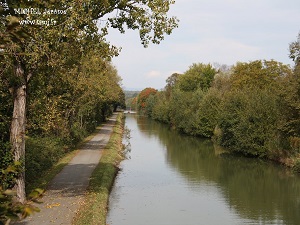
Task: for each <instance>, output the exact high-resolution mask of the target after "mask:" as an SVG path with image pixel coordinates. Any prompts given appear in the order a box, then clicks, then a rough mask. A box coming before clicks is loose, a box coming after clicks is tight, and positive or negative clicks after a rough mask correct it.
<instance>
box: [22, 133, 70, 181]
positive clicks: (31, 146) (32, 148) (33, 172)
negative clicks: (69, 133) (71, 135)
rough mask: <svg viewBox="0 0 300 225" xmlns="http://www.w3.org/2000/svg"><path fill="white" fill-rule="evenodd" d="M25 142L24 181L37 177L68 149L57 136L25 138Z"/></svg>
mask: <svg viewBox="0 0 300 225" xmlns="http://www.w3.org/2000/svg"><path fill="white" fill-rule="evenodd" d="M26 143H27V145H26V161H25V168H26V183H31V182H33V181H34V180H35V179H37V178H38V177H39V176H40V175H41V174H42V173H43V172H44V171H47V170H48V169H50V168H51V167H52V166H53V165H54V164H55V163H56V162H57V161H58V160H59V159H60V158H61V157H62V156H63V155H64V154H65V153H66V152H67V151H68V146H66V145H65V144H64V142H63V141H62V140H60V139H59V138H58V137H51V136H50V137H33V138H27V140H26Z"/></svg>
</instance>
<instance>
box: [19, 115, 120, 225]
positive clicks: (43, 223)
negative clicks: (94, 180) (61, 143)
mask: <svg viewBox="0 0 300 225" xmlns="http://www.w3.org/2000/svg"><path fill="white" fill-rule="evenodd" d="M116 117H117V114H113V116H112V117H111V118H110V119H109V120H108V121H107V122H106V123H105V124H104V125H103V126H102V127H101V129H100V131H99V132H98V133H97V134H96V135H95V136H94V137H93V138H92V139H91V140H90V141H88V142H87V143H86V144H84V146H83V147H82V148H81V149H80V150H79V152H78V153H77V154H76V156H75V157H74V158H73V159H72V160H71V161H70V162H69V164H68V165H66V166H65V167H64V168H63V170H62V171H61V172H60V173H59V174H57V175H56V176H55V178H54V179H53V180H52V181H51V182H50V184H49V185H48V187H47V190H46V192H45V195H44V196H43V198H42V200H41V201H42V202H43V203H42V204H38V205H37V206H38V207H39V208H40V210H41V211H40V212H39V213H35V214H33V215H32V216H30V217H28V218H26V219H25V220H23V221H21V222H18V223H15V224H20V225H48V224H51V225H53V224H55V225H59V224H64V225H70V224H72V219H73V218H74V216H75V215H76V213H77V212H78V210H79V207H80V205H81V204H83V203H84V195H85V193H86V189H87V187H88V185H89V180H90V177H91V174H92V172H93V170H94V169H95V167H96V166H97V165H98V163H99V160H100V158H101V154H102V150H103V148H104V147H105V146H106V145H107V143H108V141H109V138H110V135H111V133H112V131H113V127H114V125H115V122H116Z"/></svg>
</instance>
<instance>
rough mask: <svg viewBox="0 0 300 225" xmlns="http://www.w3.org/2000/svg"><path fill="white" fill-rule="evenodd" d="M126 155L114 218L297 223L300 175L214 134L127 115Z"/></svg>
mask: <svg viewBox="0 0 300 225" xmlns="http://www.w3.org/2000/svg"><path fill="white" fill-rule="evenodd" d="M126 126H127V127H128V128H129V129H130V130H131V139H130V143H131V152H130V153H129V157H130V158H129V159H127V160H124V161H123V162H122V164H121V169H122V170H121V171H120V173H119V175H118V176H117V179H116V182H115V185H114V187H113V189H112V192H111V196H110V200H109V213H108V217H107V224H109V225H200V224H203V225H210V224H213V225H218V224H221V225H226V224H228V225H233V224H300V176H299V175H295V174H293V173H291V172H290V171H289V170H286V169H284V168H282V167H280V166H276V165H273V164H271V163H270V162H264V161H260V160H259V159H249V158H244V157H237V156H232V155H229V154H226V153H224V152H223V151H222V150H220V149H219V148H216V147H214V146H213V144H212V143H211V142H210V141H209V140H205V139H199V138H193V137H189V136H185V135H180V134H178V133H177V132H176V131H172V130H170V129H169V128H168V127H167V126H166V125H163V124H160V123H157V122H155V121H153V120H150V119H148V118H146V117H142V116H138V115H127V116H126Z"/></svg>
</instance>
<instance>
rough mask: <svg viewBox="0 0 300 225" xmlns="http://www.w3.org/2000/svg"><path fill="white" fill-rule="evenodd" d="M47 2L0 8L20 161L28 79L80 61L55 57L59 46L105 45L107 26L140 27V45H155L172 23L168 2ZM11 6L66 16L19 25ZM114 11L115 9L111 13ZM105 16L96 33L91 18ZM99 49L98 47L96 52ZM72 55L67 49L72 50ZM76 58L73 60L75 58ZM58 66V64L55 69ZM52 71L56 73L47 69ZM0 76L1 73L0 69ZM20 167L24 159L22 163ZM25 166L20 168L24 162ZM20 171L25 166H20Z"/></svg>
mask: <svg viewBox="0 0 300 225" xmlns="http://www.w3.org/2000/svg"><path fill="white" fill-rule="evenodd" d="M51 2H52V3H47V2H41V1H39V0H32V1H26V0H21V1H10V2H9V8H8V10H5V9H3V8H1V9H0V10H1V16H0V29H1V35H0V51H1V60H3V59H4V58H6V59H8V60H6V62H8V63H9V65H6V66H4V65H3V64H4V61H2V62H1V68H3V67H5V69H13V72H12V73H11V74H10V77H9V78H8V80H9V82H10V84H11V90H12V93H13V99H14V106H13V108H14V109H13V116H12V123H11V131H10V142H11V145H12V152H13V154H14V160H16V161H21V162H24V160H25V159H24V158H25V131H26V106H27V102H26V98H27V95H28V92H27V91H28V85H29V82H30V80H31V79H32V77H34V76H38V74H39V72H40V71H39V68H41V67H44V68H46V69H47V70H50V71H51V68H52V67H53V65H55V64H56V63H62V64H63V66H64V67H62V68H63V69H64V70H66V71H67V70H68V69H69V68H70V64H71V65H74V64H76V63H77V62H78V60H79V59H80V57H79V56H80V54H75V57H71V58H69V61H65V59H64V58H62V56H64V54H62V55H60V54H59V53H60V50H59V49H60V47H62V46H63V47H64V48H62V49H63V50H64V51H66V49H68V47H66V46H68V45H71V46H72V47H73V48H76V47H75V46H77V48H76V49H77V50H78V51H79V52H80V53H82V54H83V53H84V52H85V50H86V49H85V47H87V46H88V45H86V43H87V42H89V41H91V40H96V41H98V42H99V43H106V41H105V39H104V36H105V35H106V34H107V28H108V26H111V27H113V28H116V29H118V30H120V31H121V32H124V31H125V29H124V26H127V28H128V29H133V30H139V34H140V38H141V42H142V44H143V45H144V46H145V47H146V46H148V44H149V42H152V43H155V44H158V43H160V41H161V40H163V39H164V34H170V33H171V32H172V30H173V29H174V28H176V27H177V23H178V21H177V19H176V18H175V17H171V18H168V16H167V12H168V11H169V7H170V5H172V4H174V1H173V0H160V1H152V0H146V1H145V0H138V1H130V0H129V1H128V0H124V1H123V0H122V1H119V0H118V1H116V0H114V1H93V0H83V1H69V0H65V1H51ZM14 8H52V9H53V8H61V9H62V10H66V11H67V12H68V14H66V15H47V14H46V15H43V19H44V20H47V19H53V18H54V19H55V20H56V21H57V25H56V26H50V27H48V28H47V29H45V28H44V27H41V26H31V25H29V24H28V25H25V26H21V25H20V21H27V22H28V21H29V20H28V19H27V18H26V15H16V13H15V11H14ZM116 11H117V12H118V13H114V12H116ZM104 16H107V17H108V19H107V20H108V22H107V23H106V24H105V25H104V26H103V27H102V29H101V32H100V33H101V34H100V35H98V34H97V33H98V28H97V25H96V20H98V19H100V18H103V17H104ZM38 18H39V15H34V14H32V15H30V16H29V19H31V20H30V21H33V20H35V19H38ZM115 50H116V49H115V48H113V47H112V48H104V49H103V50H102V52H103V54H104V55H106V56H105V57H107V58H109V57H111V56H113V55H116V51H115ZM100 51H101V50H100ZM71 54H72V53H71ZM103 54H102V55H103ZM76 57H78V58H76ZM56 68H57V67H56ZM52 72H55V71H52ZM1 74H2V73H1ZM23 165H24V163H23ZM23 167H24V166H23ZM23 169H24V168H23ZM24 179H25V174H24V172H23V173H21V175H20V177H19V179H17V184H16V190H17V198H18V201H20V202H24V201H25V191H24V190H25V183H24Z"/></svg>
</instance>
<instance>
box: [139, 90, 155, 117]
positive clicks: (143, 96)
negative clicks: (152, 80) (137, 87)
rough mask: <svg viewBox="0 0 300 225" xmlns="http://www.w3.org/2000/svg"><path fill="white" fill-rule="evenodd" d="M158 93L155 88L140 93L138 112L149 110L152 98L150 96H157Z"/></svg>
mask: <svg viewBox="0 0 300 225" xmlns="http://www.w3.org/2000/svg"><path fill="white" fill-rule="evenodd" d="M156 93H157V90H156V89H154V88H150V87H148V88H145V89H144V90H142V91H141V92H140V94H139V95H138V98H137V110H138V111H140V112H144V113H145V110H146V109H147V107H148V106H147V100H148V98H150V96H152V95H155V94H156ZM146 113H147V112H146Z"/></svg>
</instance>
